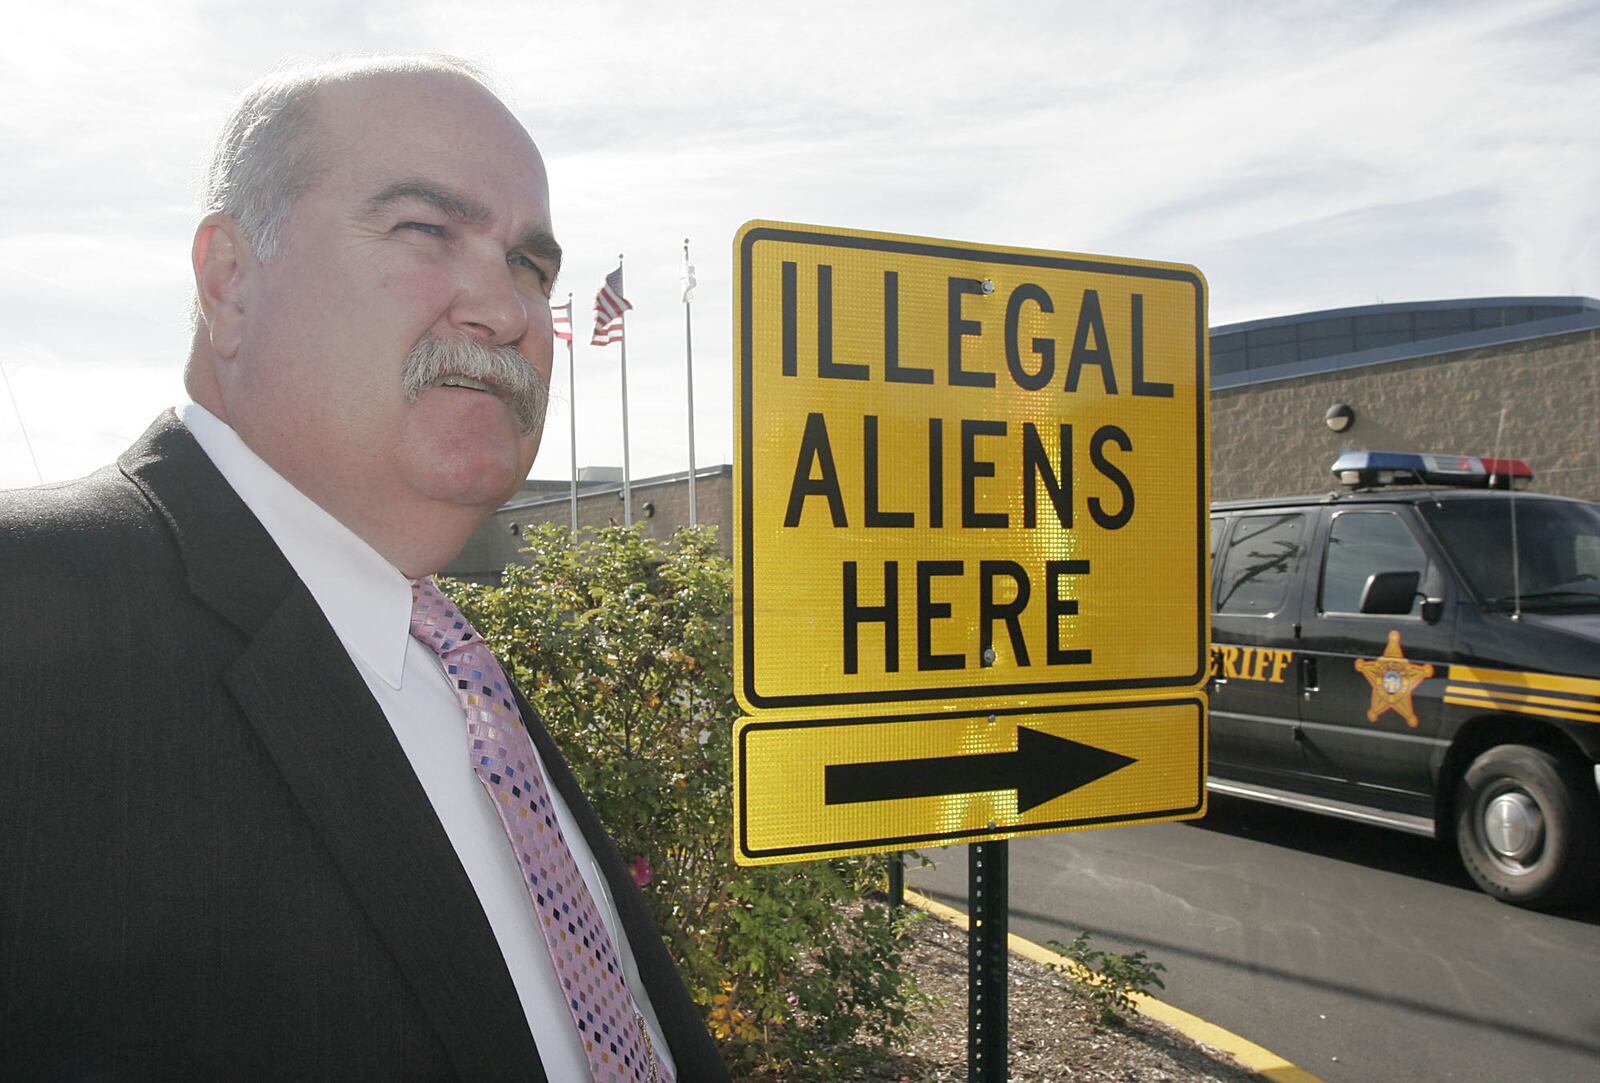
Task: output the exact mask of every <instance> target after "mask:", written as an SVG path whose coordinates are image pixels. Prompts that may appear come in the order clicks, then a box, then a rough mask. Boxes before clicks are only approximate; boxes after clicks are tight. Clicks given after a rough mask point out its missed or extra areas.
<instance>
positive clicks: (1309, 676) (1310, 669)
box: [1300, 655, 1322, 699]
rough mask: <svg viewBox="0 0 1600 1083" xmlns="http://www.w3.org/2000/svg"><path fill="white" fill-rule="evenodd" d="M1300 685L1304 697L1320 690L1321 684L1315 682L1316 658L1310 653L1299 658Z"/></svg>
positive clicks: (1309, 696)
mask: <svg viewBox="0 0 1600 1083" xmlns="http://www.w3.org/2000/svg"><path fill="white" fill-rule="evenodd" d="M1300 687H1301V689H1302V690H1303V691H1304V693H1305V697H1306V699H1310V698H1311V694H1312V693H1313V692H1320V691H1322V687H1321V685H1319V684H1317V660H1316V659H1315V658H1313V657H1311V656H1310V655H1302V656H1301V658H1300Z"/></svg>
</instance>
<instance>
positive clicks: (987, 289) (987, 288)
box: [980, 278, 994, 293]
mask: <svg viewBox="0 0 1600 1083" xmlns="http://www.w3.org/2000/svg"><path fill="white" fill-rule="evenodd" d="M980 288H981V289H982V290H983V292H984V293H993V292H994V279H992V278H986V279H984V280H983V284H982V286H981V287H980Z"/></svg>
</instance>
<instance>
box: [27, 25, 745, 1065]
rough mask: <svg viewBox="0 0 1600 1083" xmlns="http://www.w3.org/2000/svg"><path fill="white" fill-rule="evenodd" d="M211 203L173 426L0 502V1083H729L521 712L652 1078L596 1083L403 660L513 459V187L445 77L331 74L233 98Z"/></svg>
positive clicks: (586, 811) (529, 410)
mask: <svg viewBox="0 0 1600 1083" xmlns="http://www.w3.org/2000/svg"><path fill="white" fill-rule="evenodd" d="M207 199H208V200H209V203H210V206H209V211H210V213H208V214H207V215H206V217H205V218H204V219H203V221H202V222H201V224H200V227H199V229H198V231H197V233H196V236H195V242H194V247H193V263H194V268H195V282H196V293H197V318H196V330H195V337H194V344H193V347H192V350H191V354H190V358H189V363H188V367H187V369H186V372H185V383H186V387H187V388H188V391H189V394H190V396H191V398H192V399H193V400H194V401H193V402H192V403H190V404H188V405H186V406H185V407H183V408H181V409H180V410H179V411H178V412H177V413H171V412H169V413H168V414H165V415H163V416H162V417H161V418H159V419H158V420H157V421H156V422H155V424H154V425H152V426H151V428H150V429H149V431H148V432H146V433H145V435H144V436H143V437H142V438H141V439H140V440H139V441H138V442H137V443H136V444H135V445H134V446H133V447H132V448H131V449H130V450H129V451H128V452H127V453H126V454H124V455H123V456H122V457H121V458H120V459H119V460H118V462H117V463H116V464H115V465H114V466H111V467H107V468H106V469H104V470H101V471H100V472H98V473H96V474H94V475H92V476H90V477H89V478H86V479H83V480H81V481H77V482H72V483H69V484H64V485H58V486H50V487H44V488H40V489H34V490H26V491H18V492H13V493H7V494H0V590H3V592H4V593H3V601H0V674H3V678H0V1075H4V1076H6V1077H8V1078H14V1077H18V1076H21V1077H25V1078H52V1079H54V1078H66V1079H75V1078H84V1079H143V1078H169V1079H170V1078H223V1077H227V1078H253V1077H273V1078H292V1079H312V1078H323V1079H357V1078H419V1079H421V1078H460V1079H472V1080H478V1079H547V1078H548V1079H550V1080H554V1081H565V1080H568V1079H581V1078H589V1077H591V1075H592V1076H593V1077H594V1078H619V1079H620V1078H627V1079H640V1080H642V1079H645V1078H647V1077H654V1078H661V1079H668V1078H675V1079H677V1080H679V1081H680V1083H687V1081H697V1080H703V1079H709V1080H717V1079H725V1078H726V1072H725V1070H724V1069H723V1067H722V1066H721V1064H720V1063H719V1061H718V1060H717V1055H716V1050H715V1047H714V1046H713V1044H712V1042H711V1040H710V1038H709V1037H708V1036H707V1034H706V1032H705V1030H704V1028H703V1026H702V1024H701V1022H700V1020H699V1016H698V1013H697V1012H696V1010H695V1008H694V1006H693V1004H692V1003H691V1001H690V999H689V997H688V995H687V993H686V992H685V990H684V988H683V985H682V983H681V981H680V980H679V978H678V975H677V973H676V971H675V969H674V967H673V964H672V962H671V960H670V959H669V958H668V956H667V954H666V952H665V950H664V949H663V947H662V943H661V939H660V935H659V933H658V932H657V930H656V929H655V928H654V927H653V926H652V924H651V922H650V919H649V917H648V915H647V913H646V911H645V907H644V904H643V900H642V899H641V898H640V896H639V894H638V890H637V888H636V887H635V886H634V884H633V883H632V880H631V879H630V877H629V875H628V872H627V870H626V868H625V867H624V865H623V862H622V860H621V858H620V857H619V855H618V854H617V852H616V849H615V847H614V846H613V845H612V844H611V842H610V840H609V839H608V838H607V837H606V835H605V832H604V830H603V829H602V828H601V826H600V824H599V823H598V821H597V820H596V819H595V816H594V813H593V811H592V809H591V808H590V807H589V805H588V804H587V803H586V802H585V800H584V799H583V796H582V795H581V794H580V793H579V792H578V789H577V786H576V783H575V781H574V779H573V778H572V776H571V774H570V772H569V771H568V770H567V768H566V766H565V765H564V764H563V762H562V760H561V757H560V755H559V754H558V753H557V751H556V749H555V747H554V746H553V745H552V744H551V742H550V740H549V738H548V736H547V735H546V734H545V731H544V730H543V729H542V727H541V726H540V725H539V723H538V720H537V719H536V718H535V717H534V715H533V714H532V712H531V710H530V709H529V708H528V706H527V704H526V702H524V701H522V700H521V698H520V696H519V697H517V704H518V706H519V707H520V709H521V712H522V718H523V719H524V720H525V721H526V723H527V730H528V731H529V736H530V737H531V738H532V741H533V745H534V747H535V748H536V750H537V753H538V759H539V761H540V762H541V763H542V766H543V774H544V776H545V778H546V779H547V780H548V786H549V789H550V791H551V794H552V797H553V808H552V820H551V821H550V822H555V821H559V824H560V827H561V829H562V830H563V832H564V834H565V836H566V840H567V844H569V850H570V859H571V862H572V864H571V866H570V867H571V868H573V869H574V870H576V873H581V875H582V877H583V879H584V880H585V881H586V883H587V887H588V894H589V896H591V897H592V900H593V905H594V910H595V912H596V913H597V914H598V916H599V918H600V920H601V922H602V923H603V924H604V926H605V927H606V928H605V932H606V933H608V934H609V937H610V939H611V941H613V942H614V945H615V946H614V953H613V955H614V957H615V958H616V960H617V965H618V966H619V967H620V969H621V970H622V971H623V972H624V974H623V977H624V981H625V985H626V987H627V992H628V994H629V996H628V997H626V998H624V1003H627V1004H628V1005H629V1013H630V1015H631V1019H632V1020H633V1023H631V1024H630V1025H633V1026H636V1027H637V1031H636V1032H635V1033H636V1037H637V1040H638V1041H639V1042H641V1043H642V1044H641V1045H640V1046H639V1047H638V1048H641V1049H647V1051H648V1056H647V1057H646V1058H645V1062H644V1063H641V1064H639V1065H637V1066H630V1067H629V1068H628V1070H627V1071H617V1072H616V1074H614V1075H613V1074H612V1068H613V1067H614V1065H612V1064H610V1062H607V1065H602V1066H600V1067H596V1064H597V1063H598V1062H597V1061H596V1059H595V1054H594V1052H593V1050H592V1048H591V1047H590V1046H591V1043H590V1042H589V1040H588V1039H589V1036H590V1035H589V1034H588V1033H586V1032H583V1031H582V1030H581V1028H582V1027H583V1026H584V1024H583V1023H582V1021H581V1019H580V1018H578V1016H579V1015H580V1014H581V1013H575V1012H574V1011H572V1010H571V1009H570V1006H569V1004H568V1003H567V1002H568V1001H569V1000H570V999H571V987H570V981H569V978H568V974H569V971H566V970H562V969H561V967H562V966H563V963H561V962H560V961H555V960H553V958H552V949H550V948H547V946H546V941H545V940H544V934H543V933H542V931H541V927H540V926H541V919H540V916H539V915H540V913H541V912H540V911H539V910H538V909H537V907H536V906H535V904H534V903H533V902H532V901H531V900H530V897H529V894H530V892H529V890H528V889H527V883H526V881H527V879H528V878H527V877H525V876H524V870H522V869H520V868H519V867H518V861H519V858H518V856H516V854H514V852H513V848H512V845H511V844H510V843H509V842H508V838H507V835H506V832H505V831H504V830H502V829H501V826H500V823H499V821H498V819H497V812H496V809H495V805H494V802H493V800H492V799H491V798H490V796H489V793H490V792H491V791H488V790H486V788H485V787H486V785H487V783H484V784H480V782H479V778H478V776H477V775H475V774H474V772H473V769H472V767H471V765H470V764H469V760H468V755H467V730H466V728H465V727H466V723H467V722H468V721H469V720H470V716H466V717H464V716H463V714H462V706H461V703H462V702H463V701H458V699H457V691H456V686H455V684H454V683H453V682H452V681H451V680H450V679H448V678H447V677H446V672H445V668H444V665H443V664H442V663H441V661H440V658H439V656H438V655H436V654H434V653H432V652H431V651H430V650H429V648H428V647H427V646H426V645H425V643H424V642H422V641H420V640H419V639H417V638H415V637H414V636H413V635H412V633H411V627H410V621H411V597H412V594H413V592H414V591H416V590H418V589H421V588H418V587H417V586H416V583H417V581H418V580H420V579H422V578H423V577H426V576H427V575H429V574H430V573H431V572H433V571H434V570H435V569H436V568H438V567H439V566H440V565H442V564H443V563H444V562H445V561H447V560H449V559H450V558H451V557H452V556H453V555H454V554H455V553H456V552H458V551H459V550H460V548H461V546H462V545H463V544H464V543H465V541H466V539H467V537H468V535H469V534H470V533H471V531H472V529H473V528H474V527H475V526H476V525H477V524H478V523H479V522H480V521H481V520H482V519H483V518H484V517H485V516H486V515H487V514H488V513H489V512H490V511H492V510H493V509H494V508H495V507H497V506H498V505H499V504H500V503H501V502H503V501H504V499H505V498H506V497H508V496H509V495H510V494H511V493H512V492H513V491H514V490H515V489H516V488H517V486H518V484H519V483H520V481H521V479H522V478H524V477H525V476H526V475H527V471H528V468H529V466H530V465H531V463H532V460H533V456H534V452H535V451H536V449H537V446H538V442H539V429H540V422H541V420H542V415H543V407H544V401H543V400H544V391H545V389H546V388H547V386H548V373H549V369H550V362H551V327H550V309H549V304H548V298H549V293H550V289H551V287H552V284H553V282H554V279H555V275H556V272H557V270H558V269H559V263H560V248H559V246H558V245H557V244H556V242H555V240H554V238H553V236H552V234H551V226H550V214H549V200H548V192H547V185H546V181H545V174H544V167H543V163H542V161H541V160H540V157H539V154H538V151H537V149H536V148H535V147H534V145H533V143H532V141H531V140H530V139H529V138H528V135H527V133H526V132H525V131H524V130H523V128H522V126H521V125H520V124H519V123H518V122H517V121H516V119H515V118H514V117H513V116H512V115H511V113H510V112H509V111H508V110H507V109H506V108H505V107H504V105H502V104H501V103H500V101H499V100H498V99H497V98H496V97H495V96H494V95H493V94H492V93H490V92H489V91H488V90H487V89H486V88H485V87H484V85H483V84H482V82H481V81H480V79H479V78H478V77H477V76H476V75H475V73H474V72H473V71H472V70H471V69H469V68H467V67H466V66H464V65H461V64H460V63H459V62H456V61H451V60H448V59H445V58H426V57H424V58H417V57H406V58H388V59H376V60H374V59H367V60H360V61H347V62H339V63H334V64H330V65H323V66H319V67H317V68H313V69H303V70H300V71H291V72H284V73H279V74H277V75H275V76H272V77H269V78H268V79H267V80H264V81H263V82H261V83H259V84H257V86H255V87H253V88H252V89H251V91H249V92H247V94H246V97H245V99H244V101H243V102H242V103H241V105H240V107H239V108H238V110H237V111H236V112H235V114H234V115H233V117H232V118H231V119H230V121H229V122H228V124H227V126H226V127H225V129H224V132H223V135H222V138H221V139H220V140H219V142H218V146H217V151H216V155H215V158H214V160H213V164H212V169H211V172H210V176H209V179H208V185H207ZM473 732H474V733H477V732H479V731H476V730H474V731H473ZM564 852H567V851H564ZM541 871H542V870H541ZM541 905H542V904H541ZM585 943H587V940H585ZM557 953H559V951H558V952H557ZM567 965H570V964H567ZM602 1059H603V1058H602ZM652 1073H653V1076H652Z"/></svg>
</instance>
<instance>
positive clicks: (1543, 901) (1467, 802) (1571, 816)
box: [1455, 745, 1600, 909]
mask: <svg viewBox="0 0 1600 1083" xmlns="http://www.w3.org/2000/svg"><path fill="white" fill-rule="evenodd" d="M1455 813H1456V815H1455V828H1456V830H1455V835H1456V849H1457V850H1459V851H1460V853H1461V863H1462V864H1463V865H1465V866H1466V869H1467V872H1468V873H1469V874H1470V875H1471V876H1472V878H1473V879H1474V880H1475V881H1477V883H1478V886H1479V887H1481V888H1482V889H1483V890H1484V891H1486V892H1488V893H1489V894H1490V895H1493V896H1494V897H1495V898H1497V899H1500V900H1501V901H1503V902H1508V903H1512V904H1514V905H1516V906H1526V907H1530V908H1533V909H1549V908H1553V907H1558V906H1563V905H1565V904H1567V903H1570V902H1575V901H1577V900H1579V899H1581V898H1583V897H1585V896H1586V895H1588V894H1590V893H1591V892H1593V891H1594V890H1595V888H1596V887H1597V886H1600V885H1597V879H1600V795H1597V793H1596V790H1595V783H1594V780H1593V779H1589V778H1585V777H1584V772H1583V771H1581V770H1580V769H1579V766H1578V765H1577V764H1575V763H1573V762H1571V761H1570V760H1566V759H1562V758H1560V757H1558V756H1555V755H1553V754H1551V753H1549V752H1546V751H1544V750H1543V749H1539V748H1532V747H1530V746H1528V745H1498V746H1496V747H1494V748H1491V749H1489V750H1488V751H1487V752H1484V753H1483V754H1482V755H1481V756H1479V757H1478V758H1477V759H1476V760H1474V761H1473V762H1472V766H1471V767H1469V768H1467V771H1466V774H1464V775H1463V776H1462V778H1461V785H1460V786H1459V787H1458V788H1457V790H1456V808H1455Z"/></svg>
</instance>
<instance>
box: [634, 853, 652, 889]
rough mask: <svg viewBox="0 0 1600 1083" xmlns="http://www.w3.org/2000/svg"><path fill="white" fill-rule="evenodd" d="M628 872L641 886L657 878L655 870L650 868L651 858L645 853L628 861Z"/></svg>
mask: <svg viewBox="0 0 1600 1083" xmlns="http://www.w3.org/2000/svg"><path fill="white" fill-rule="evenodd" d="M628 872H629V873H630V874H631V875H632V876H633V882H634V883H636V884H638V885H639V886H640V887H644V886H645V885H646V884H648V883H649V882H650V881H651V880H654V879H655V878H656V874H655V872H654V871H653V870H651V868H650V859H649V858H648V857H645V856H644V855H643V854H640V855H639V856H638V857H636V858H634V859H633V860H632V861H630V862H628Z"/></svg>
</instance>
